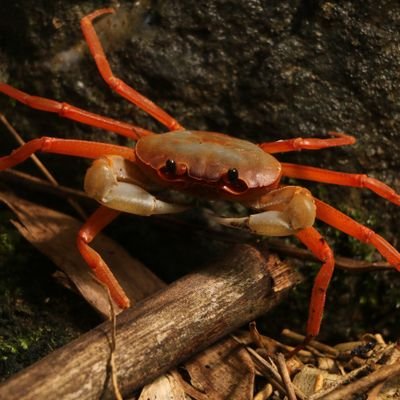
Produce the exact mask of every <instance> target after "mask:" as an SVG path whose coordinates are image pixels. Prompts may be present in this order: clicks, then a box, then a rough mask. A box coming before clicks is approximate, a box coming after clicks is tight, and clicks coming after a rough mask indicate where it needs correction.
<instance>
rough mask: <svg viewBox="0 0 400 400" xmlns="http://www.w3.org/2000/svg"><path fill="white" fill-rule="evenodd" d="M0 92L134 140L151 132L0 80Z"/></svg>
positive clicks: (33, 106)
mask: <svg viewBox="0 0 400 400" xmlns="http://www.w3.org/2000/svg"><path fill="white" fill-rule="evenodd" d="M0 92H1V93H4V94H6V95H7V96H9V97H11V98H13V99H15V100H18V101H19V102H21V103H23V104H25V105H27V106H28V107H31V108H35V109H37V110H41V111H46V112H51V113H56V114H58V115H59V116H60V117H63V118H68V119H72V120H74V121H77V122H81V123H83V124H86V125H90V126H95V127H96V128H102V129H105V130H108V131H111V132H114V133H117V134H119V135H122V136H126V137H129V138H131V139H134V140H137V139H139V138H140V137H142V136H146V135H149V134H152V133H153V132H150V131H148V130H146V129H143V128H140V127H139V126H135V125H131V124H128V123H125V122H121V121H117V120H115V119H112V118H108V117H104V116H102V115H98V114H94V113H91V112H89V111H86V110H82V109H81V108H78V107H75V106H73V105H71V104H67V103H61V102H59V101H56V100H51V99H46V98H44V97H38V96H32V95H30V94H28V93H25V92H22V91H21V90H18V89H16V88H14V87H12V86H10V85H7V84H6V83H1V82H0Z"/></svg>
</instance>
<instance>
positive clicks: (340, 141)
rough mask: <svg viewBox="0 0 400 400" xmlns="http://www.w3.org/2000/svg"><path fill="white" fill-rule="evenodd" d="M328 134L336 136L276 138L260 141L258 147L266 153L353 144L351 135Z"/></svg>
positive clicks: (354, 140) (353, 139) (353, 140)
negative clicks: (325, 137) (324, 137)
mask: <svg viewBox="0 0 400 400" xmlns="http://www.w3.org/2000/svg"><path fill="white" fill-rule="evenodd" d="M330 135H332V136H336V137H333V138H329V139H315V138H295V139H288V140H278V141H276V142H266V143H261V144H260V147H261V148H262V149H263V150H264V151H266V152H267V153H270V154H273V153H285V152H288V151H296V150H319V149H326V148H328V147H335V146H346V145H350V144H354V143H355V142H356V139H355V138H354V137H353V136H350V135H346V134H344V133H339V132H330Z"/></svg>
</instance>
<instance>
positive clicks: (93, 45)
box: [81, 8, 183, 131]
mask: <svg viewBox="0 0 400 400" xmlns="http://www.w3.org/2000/svg"><path fill="white" fill-rule="evenodd" d="M114 12H115V11H114V10H113V9H112V8H102V9H100V10H96V11H94V12H93V13H91V14H89V15H87V16H86V17H83V18H82V20H81V28H82V32H83V35H84V37H85V39H86V42H87V44H88V46H89V50H90V53H91V54H92V56H93V58H94V61H95V62H96V65H97V68H98V70H99V72H100V74H101V76H102V77H103V79H104V80H105V82H106V83H107V84H108V85H109V86H110V87H111V89H112V90H114V91H115V92H117V93H118V94H119V95H120V96H122V97H124V98H125V99H127V100H128V101H130V102H132V103H133V104H135V105H136V106H138V107H139V108H141V109H142V110H143V111H145V112H147V113H148V114H150V115H151V116H152V117H154V118H155V119H156V120H157V121H159V122H161V123H162V124H163V125H165V126H166V127H167V128H168V129H169V130H170V131H175V130H181V129H183V127H182V126H181V125H180V124H179V122H178V121H176V120H175V119H174V118H173V117H171V116H170V115H169V114H167V113H166V112H165V111H164V110H163V109H161V108H160V107H158V106H157V105H156V104H155V103H153V102H152V101H151V100H149V99H148V98H146V97H144V96H143V95H141V94H140V93H139V92H137V91H136V90H135V89H133V88H131V87H130V86H128V85H127V84H126V83H125V82H123V81H121V80H120V79H119V78H117V77H115V76H114V75H113V73H112V71H111V67H110V64H109V63H108V61H107V58H106V55H105V53H104V50H103V47H102V45H101V43H100V40H99V38H98V36H97V34H96V31H95V29H94V27H93V23H92V21H93V20H94V19H96V18H97V17H99V16H100V15H103V14H111V13H114Z"/></svg>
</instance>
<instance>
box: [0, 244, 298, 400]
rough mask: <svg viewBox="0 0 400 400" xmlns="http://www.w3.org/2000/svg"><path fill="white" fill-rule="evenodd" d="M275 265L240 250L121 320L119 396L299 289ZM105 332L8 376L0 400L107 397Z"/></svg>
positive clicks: (97, 331)
mask: <svg viewBox="0 0 400 400" xmlns="http://www.w3.org/2000/svg"><path fill="white" fill-rule="evenodd" d="M297 279H298V278H297V276H296V275H295V274H294V273H293V272H292V270H291V269H290V268H289V267H288V266H286V265H285V264H282V263H280V262H279V261H277V260H276V259H275V258H274V257H269V258H268V260H266V259H265V258H264V257H263V256H262V255H261V254H260V253H259V252H258V251H257V250H255V249H254V248H252V247H249V246H239V247H237V248H236V249H235V250H234V251H233V252H232V254H230V255H229V257H227V258H226V259H223V260H221V261H219V262H216V263H215V264H214V265H212V266H210V267H209V268H207V269H204V270H201V271H199V272H196V273H193V274H191V275H188V276H186V277H184V278H182V279H180V280H179V281H176V282H175V283H174V284H172V285H170V286H169V287H167V288H166V289H165V290H163V291H161V292H159V293H158V294H156V295H154V296H152V297H150V298H148V299H147V300H145V301H143V302H141V303H139V304H137V305H136V306H135V307H134V308H132V309H129V310H127V311H125V312H124V313H122V314H121V315H120V316H119V317H118V320H117V336H116V341H117V351H116V365H117V370H118V380H119V383H120V385H121V390H122V393H123V394H124V395H127V394H128V393H130V392H131V391H132V390H133V389H135V388H138V387H140V386H142V385H143V384H145V383H146V382H150V381H151V380H153V379H154V378H155V377H157V376H158V375H160V374H162V373H163V372H165V371H167V370H169V369H171V368H172V367H173V366H175V365H177V364H178V363H180V362H182V361H183V360H185V359H187V358H189V357H190V356H191V355H193V354H195V353H197V352H198V351H200V350H202V349H204V348H206V347H207V346H208V345H210V344H211V343H213V342H215V341H216V340H218V339H219V338H221V337H223V336H225V335H226V334H227V333H229V332H231V331H232V330H234V329H236V328H238V327H239V326H241V325H243V324H245V323H246V322H248V321H250V320H252V319H254V318H256V317H257V316H259V315H261V314H262V313H264V312H265V311H267V310H268V309H270V308H271V307H272V306H274V305H275V304H276V303H277V302H279V301H280V299H281V298H282V296H283V295H284V294H285V293H286V292H287V291H288V289H290V288H291V287H292V286H293V285H294V284H295V283H296V281H297ZM110 337H111V333H110V324H109V323H108V322H106V323H103V324H102V325H100V326H99V327H97V328H96V329H94V330H92V331H90V332H88V333H87V334H85V335H83V336H82V337H80V338H79V339H77V340H75V341H74V342H72V343H70V344H68V345H66V346H64V347H63V348H61V349H59V350H56V351H55V352H53V353H52V354H50V355H49V356H47V357H45V358H44V359H42V360H41V361H39V362H37V363H36V364H34V365H32V366H31V367H29V368H27V369H26V370H24V371H22V372H20V373H18V374H16V375H14V376H13V377H12V378H11V379H9V380H8V381H6V382H5V383H3V384H2V385H1V386H0V398H5V399H8V400H12V399H42V398H43V399H44V398H45V399H60V398H63V399H88V398H100V396H102V395H105V398H110V397H112V391H111V389H110V383H109V379H108V378H109V377H108V375H107V374H108V369H107V366H108V361H109V357H110Z"/></svg>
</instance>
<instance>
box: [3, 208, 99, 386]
mask: <svg viewBox="0 0 400 400" xmlns="http://www.w3.org/2000/svg"><path fill="white" fill-rule="evenodd" d="M11 217H12V213H11V212H9V211H5V210H0V379H4V378H6V377H7V376H9V375H11V374H13V373H15V372H17V371H18V370H20V369H21V368H24V367H26V366H28V365H30V364H32V363H33V362H34V361H36V360H38V359H40V358H42V357H43V356H45V355H47V354H48V353H50V352H51V351H53V350H54V349H56V348H58V347H60V346H62V345H64V344H65V343H68V342H69V341H71V340H72V339H73V338H76V337H77V336H79V335H80V334H82V333H83V332H84V331H87V330H89V329H90V328H91V327H93V326H95V325H96V324H97V323H98V322H99V320H98V318H97V316H96V315H95V314H94V312H93V311H92V310H91V309H90V308H89V307H88V306H86V304H85V303H84V302H83V301H82V300H81V299H80V298H78V296H75V295H74V294H73V293H70V292H69V291H67V290H65V289H64V288H62V287H60V286H58V285H57V284H56V283H55V282H54V280H53V278H52V277H51V274H52V273H53V272H54V271H55V266H54V265H52V263H51V262H49V261H48V260H47V259H46V258H45V257H44V256H42V255H41V254H40V253H38V252H37V251H36V250H35V249H34V248H33V247H32V246H31V245H30V244H29V243H27V242H26V241H25V240H24V239H23V238H22V237H21V236H20V235H19V233H18V232H17V231H16V230H15V229H14V227H13V226H12V225H11V224H10V223H9V222H8V221H9V219H10V218H11Z"/></svg>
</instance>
